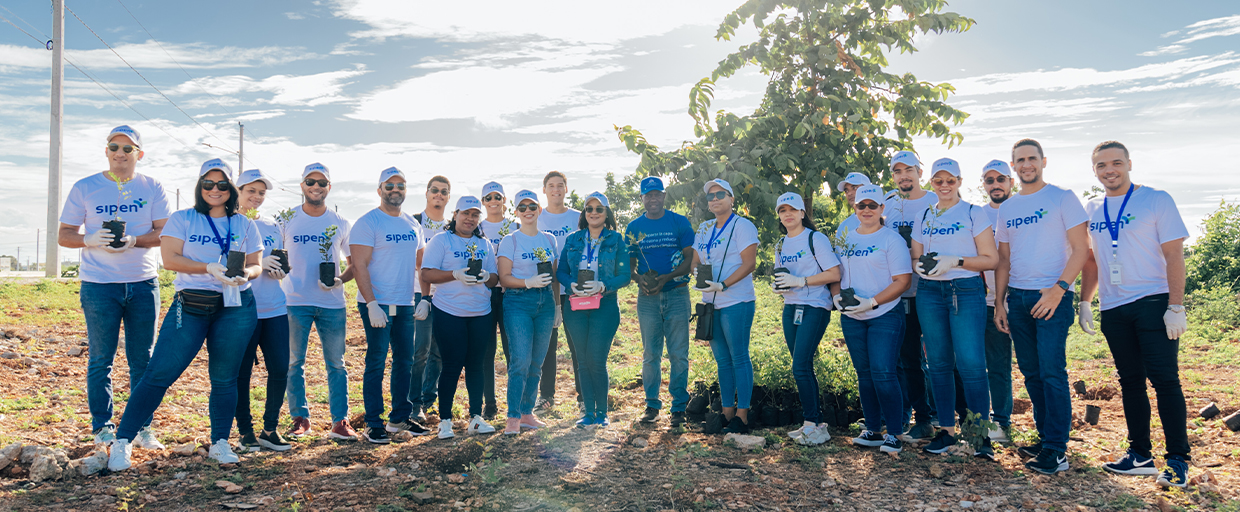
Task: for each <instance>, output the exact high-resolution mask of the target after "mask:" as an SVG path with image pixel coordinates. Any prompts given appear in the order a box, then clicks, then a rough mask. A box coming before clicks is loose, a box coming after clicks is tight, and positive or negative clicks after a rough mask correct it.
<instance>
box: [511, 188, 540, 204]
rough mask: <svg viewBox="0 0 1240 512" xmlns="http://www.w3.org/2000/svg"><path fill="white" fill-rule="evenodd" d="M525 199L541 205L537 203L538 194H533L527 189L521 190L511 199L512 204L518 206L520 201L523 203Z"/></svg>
mask: <svg viewBox="0 0 1240 512" xmlns="http://www.w3.org/2000/svg"><path fill="white" fill-rule="evenodd" d="M526 199H529V200H530V201H533V202H534V204H541V203H539V202H538V194H535V193H534V192H532V191H530V190H528V189H521V191H520V192H517V195H516V196H514V197H513V198H512V204H516V205H519V204H521V201H524V200H526Z"/></svg>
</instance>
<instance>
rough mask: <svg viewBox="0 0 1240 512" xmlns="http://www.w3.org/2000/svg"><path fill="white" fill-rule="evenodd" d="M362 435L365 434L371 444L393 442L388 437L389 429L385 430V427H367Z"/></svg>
mask: <svg viewBox="0 0 1240 512" xmlns="http://www.w3.org/2000/svg"><path fill="white" fill-rule="evenodd" d="M362 435H363V436H365V437H366V440H367V441H370V442H371V444H388V443H390V442H392V440H391V439H390V438H388V435H387V430H384V428H383V427H367V428H366V431H365V433H363V434H362Z"/></svg>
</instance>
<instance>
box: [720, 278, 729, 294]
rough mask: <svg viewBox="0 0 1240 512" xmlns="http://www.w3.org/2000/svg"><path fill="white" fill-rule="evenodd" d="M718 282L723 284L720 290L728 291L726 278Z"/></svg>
mask: <svg viewBox="0 0 1240 512" xmlns="http://www.w3.org/2000/svg"><path fill="white" fill-rule="evenodd" d="M719 284H721V285H723V290H722V291H725V292H726V291H728V282H727V281H726V280H725V281H719Z"/></svg>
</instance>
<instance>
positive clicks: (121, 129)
mask: <svg viewBox="0 0 1240 512" xmlns="http://www.w3.org/2000/svg"><path fill="white" fill-rule="evenodd" d="M117 135H124V136H126V137H129V140H131V141H133V143H134V144H137V145H138V147H142V135H141V134H139V133H138V130H135V129H133V128H130V127H129V125H127V124H122V125H120V126H117V127H116V128H113V129H112V131H111V132H108V143H109V144H110V143H111V142H112V137H115V136H117Z"/></svg>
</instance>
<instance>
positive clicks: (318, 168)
mask: <svg viewBox="0 0 1240 512" xmlns="http://www.w3.org/2000/svg"><path fill="white" fill-rule="evenodd" d="M316 172H321V173H323V177H324V178H327V179H328V180H329V181H330V180H331V179H332V173H331V171H328V170H327V166H326V165H323V164H321V163H318V162H315V163H312V164H310V165H307V166H306V168H305V169H304V170H302V171H301V179H303V180H304V179H306V176H309V175H311V174H313V173H316Z"/></svg>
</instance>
